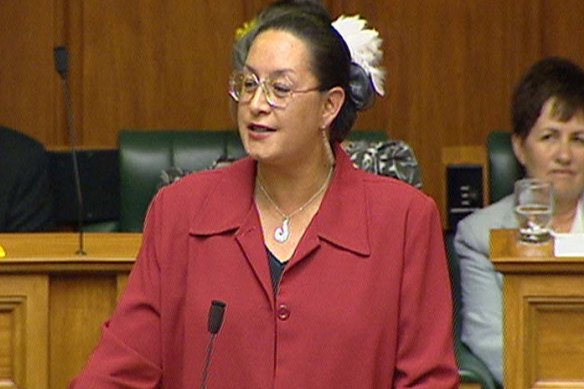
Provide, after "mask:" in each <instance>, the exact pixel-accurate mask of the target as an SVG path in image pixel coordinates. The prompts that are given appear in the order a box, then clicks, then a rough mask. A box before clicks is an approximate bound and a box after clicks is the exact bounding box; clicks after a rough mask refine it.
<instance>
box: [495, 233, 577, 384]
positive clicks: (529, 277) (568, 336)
mask: <svg viewBox="0 0 584 389" xmlns="http://www.w3.org/2000/svg"><path fill="white" fill-rule="evenodd" d="M516 234H517V231H515V230H494V231H491V259H492V261H493V263H494V265H495V268H496V269H497V270H498V271H500V272H501V273H503V274H504V276H505V279H504V287H503V288H504V289H503V300H504V314H503V317H504V339H505V340H504V345H505V347H504V360H505V369H504V371H505V388H507V389H523V388H537V389H544V388H545V389H552V388H554V389H560V388H561V389H568V388H570V389H576V388H579V389H584V257H578V258H576V257H562V258H560V257H554V256H553V243H551V242H550V243H549V244H545V245H541V246H537V245H526V244H521V243H518V242H517V239H516V237H517V235H516Z"/></svg>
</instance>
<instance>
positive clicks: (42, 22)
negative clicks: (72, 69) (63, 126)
mask: <svg viewBox="0 0 584 389" xmlns="http://www.w3.org/2000/svg"><path fill="white" fill-rule="evenodd" d="M56 22H57V20H55V17H54V9H53V2H52V1H45V0H30V1H19V0H2V1H0V58H1V59H2V60H1V61H0V124H3V125H6V126H9V127H13V128H16V129H18V130H20V131H22V132H24V133H27V134H29V135H31V136H32V137H34V138H37V139H38V140H39V141H41V142H45V143H49V142H55V141H57V140H58V139H57V134H56V129H55V122H56V112H55V104H56V99H55V98H56V96H55V88H56V86H57V85H58V84H57V77H56V76H55V71H54V65H53V31H54V23H56Z"/></svg>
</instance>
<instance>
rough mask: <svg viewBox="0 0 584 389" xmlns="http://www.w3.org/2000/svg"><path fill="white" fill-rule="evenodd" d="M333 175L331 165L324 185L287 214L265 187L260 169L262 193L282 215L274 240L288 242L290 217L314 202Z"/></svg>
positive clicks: (259, 178) (259, 176)
mask: <svg viewBox="0 0 584 389" xmlns="http://www.w3.org/2000/svg"><path fill="white" fill-rule="evenodd" d="M332 175H333V167H332V166H331V170H329V173H328V175H327V177H326V179H325V180H324V183H323V184H322V186H321V187H320V188H319V189H318V190H317V191H316V193H315V194H313V195H312V197H311V198H309V199H308V201H306V202H305V203H304V204H303V205H302V206H301V207H300V208H298V209H296V210H295V211H294V212H292V213H290V214H288V215H286V214H285V213H284V212H283V211H282V210H281V209H280V207H278V204H276V202H275V201H274V199H272V196H270V194H269V193H268V191H267V190H266V188H265V187H264V185H263V183H262V175H261V173H260V172H259V170H258V186H259V187H260V190H261V191H262V193H263V194H264V196H266V198H267V199H268V201H269V202H270V204H272V205H273V206H274V208H275V209H276V211H277V212H278V213H279V214H280V216H282V225H281V226H280V227H277V228H276V229H275V230H274V240H275V241H276V242H278V243H286V241H288V238H290V235H291V231H290V219H292V217H294V216H295V215H297V214H299V213H300V212H302V211H303V210H304V209H305V208H306V207H307V206H308V205H309V204H310V203H312V202H313V201H314V200H315V199H316V198H317V197H318V196H319V195H320V194H321V193H322V192H324V190H325V189H326V187H327V185H328V183H329V180H330V179H331V176H332Z"/></svg>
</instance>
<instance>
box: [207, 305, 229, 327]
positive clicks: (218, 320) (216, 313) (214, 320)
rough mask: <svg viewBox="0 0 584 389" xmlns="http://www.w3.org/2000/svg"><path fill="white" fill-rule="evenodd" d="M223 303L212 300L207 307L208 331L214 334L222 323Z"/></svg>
mask: <svg viewBox="0 0 584 389" xmlns="http://www.w3.org/2000/svg"><path fill="white" fill-rule="evenodd" d="M226 306H227V304H225V303H224V302H223V301H219V300H213V301H212V302H211V307H210V308H209V332H210V333H211V334H216V333H217V332H219V330H220V329H221V325H222V324H223V315H224V313H225V307H226Z"/></svg>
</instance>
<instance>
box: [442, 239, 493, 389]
mask: <svg viewBox="0 0 584 389" xmlns="http://www.w3.org/2000/svg"><path fill="white" fill-rule="evenodd" d="M445 240H446V252H447V257H448V269H449V271H450V282H451V285H452V301H453V303H454V304H453V309H454V351H455V353H456V362H457V363H458V373H459V375H460V382H461V383H468V384H479V385H480V387H481V388H482V389H499V388H500V386H499V385H498V384H497V383H496V381H495V379H494V378H493V375H492V374H491V372H490V371H489V369H488V368H487V366H486V365H485V363H484V362H483V361H482V360H480V359H479V358H478V357H477V356H476V355H474V354H473V353H472V351H470V349H469V348H468V347H467V346H466V345H465V344H464V343H463V342H462V340H461V338H460V337H461V335H462V296H461V293H462V292H461V286H460V267H459V262H458V261H459V260H458V257H457V255H456V250H455V249H454V232H452V231H449V232H447V233H446V238H445Z"/></svg>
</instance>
